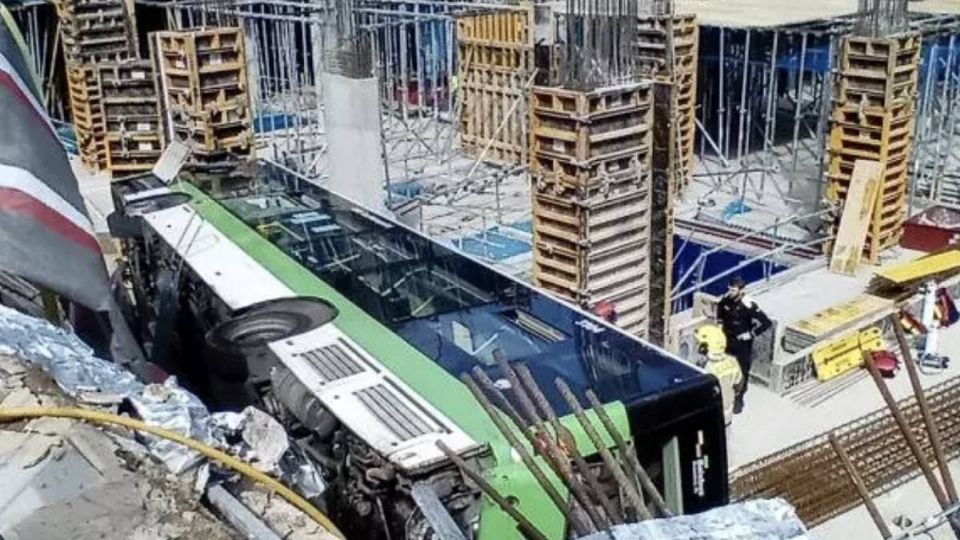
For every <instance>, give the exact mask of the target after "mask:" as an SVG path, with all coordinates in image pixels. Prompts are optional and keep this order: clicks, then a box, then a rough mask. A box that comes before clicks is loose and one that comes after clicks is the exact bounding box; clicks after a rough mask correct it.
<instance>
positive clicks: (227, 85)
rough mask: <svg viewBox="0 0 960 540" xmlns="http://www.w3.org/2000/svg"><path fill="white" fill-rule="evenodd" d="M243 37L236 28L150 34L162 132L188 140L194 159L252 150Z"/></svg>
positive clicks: (245, 152)
mask: <svg viewBox="0 0 960 540" xmlns="http://www.w3.org/2000/svg"><path fill="white" fill-rule="evenodd" d="M243 40H244V37H243V31H242V29H240V28H234V27H229V28H210V29H203V30H185V31H177V32H155V33H153V34H151V35H150V46H151V59H152V62H153V67H154V71H155V72H156V74H157V81H158V83H157V86H158V90H159V93H160V97H161V113H162V114H161V118H163V119H164V123H165V127H164V132H165V133H166V134H167V135H168V136H175V137H177V138H178V139H180V140H185V141H189V142H191V143H192V146H193V156H194V159H195V160H208V159H214V157H215V156H221V155H223V154H225V153H228V152H229V153H234V154H237V155H240V156H247V155H250V153H251V149H252V147H253V129H252V121H251V113H250V97H249V93H248V89H247V72H246V51H245V48H244V41H243Z"/></svg>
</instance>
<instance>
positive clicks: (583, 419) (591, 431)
mask: <svg viewBox="0 0 960 540" xmlns="http://www.w3.org/2000/svg"><path fill="white" fill-rule="evenodd" d="M554 383H555V384H556V385H557V389H558V390H560V394H561V395H563V399H564V400H565V401H566V402H567V405H569V406H570V410H572V411H573V414H574V415H575V416H576V417H577V421H579V422H580V425H581V426H583V430H584V431H585V432H586V434H587V437H589V438H590V442H592V443H593V445H594V446H595V447H596V448H597V451H598V452H600V458H601V459H603V462H604V463H605V464H606V466H607V468H609V469H610V472H612V473H613V476H614V478H616V479H617V483H619V484H620V487H621V488H622V489H623V490H624V492H626V494H627V498H628V499H630V503H631V504H632V505H634V507H636V509H637V513H638V514H639V515H640V518H641V519H652V518H653V515H652V514H651V513H650V510H648V509H647V505H646V504H645V503H644V502H643V496H642V495H641V494H640V492H639V491H638V490H637V488H636V487H634V485H633V483H632V482H630V479H629V478H627V474H626V473H625V472H623V468H622V467H621V466H620V464H619V463H618V462H617V461H616V460H615V459H613V455H612V454H610V450H608V449H607V447H606V445H605V444H604V443H603V438H602V437H600V433H598V432H597V430H596V428H595V427H594V426H593V423H592V422H590V419H589V418H587V415H586V413H584V411H583V407H581V406H580V402H579V401H577V397H576V396H574V395H573V392H572V391H571V390H570V387H569V386H567V383H565V382H564V381H563V379H561V378H559V377H557V379H556V380H555V381H554Z"/></svg>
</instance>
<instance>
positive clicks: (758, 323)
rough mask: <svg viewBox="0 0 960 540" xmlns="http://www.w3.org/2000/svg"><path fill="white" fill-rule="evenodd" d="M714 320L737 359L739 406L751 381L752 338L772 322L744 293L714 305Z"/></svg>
mask: <svg viewBox="0 0 960 540" xmlns="http://www.w3.org/2000/svg"><path fill="white" fill-rule="evenodd" d="M717 320H719V321H720V325H721V327H723V333H724V335H726V337H727V353H728V354H731V355H733V357H734V358H736V359H737V362H738V363H739V364H740V370H741V371H742V372H743V383H742V384H741V385H740V388H738V389H737V397H736V403H737V406H738V407H742V406H743V395H744V394H745V393H746V392H747V383H748V381H749V380H750V365H751V363H752V360H753V359H752V355H753V338H755V337H757V336H759V335H760V334H762V333H764V332H766V331H767V330H768V329H769V328H770V326H771V322H770V319H769V318H768V317H767V315H766V314H765V313H764V312H763V311H761V310H760V308H759V307H758V306H757V304H756V302H754V301H752V300H750V299H748V298H746V297H745V296H743V295H741V296H740V297H739V298H731V297H729V296H724V297H723V298H722V299H721V300H720V303H719V304H717ZM748 336H749V337H748Z"/></svg>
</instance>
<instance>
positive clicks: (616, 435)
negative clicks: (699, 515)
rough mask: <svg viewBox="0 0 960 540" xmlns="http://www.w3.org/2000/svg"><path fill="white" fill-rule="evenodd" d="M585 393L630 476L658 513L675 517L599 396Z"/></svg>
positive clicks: (591, 391)
mask: <svg viewBox="0 0 960 540" xmlns="http://www.w3.org/2000/svg"><path fill="white" fill-rule="evenodd" d="M585 393H586V396H587V401H589V402H590V407H591V408H593V412H595V413H596V414H597V418H599V419H600V423H601V424H603V427H604V429H606V430H607V433H609V434H610V437H611V438H613V442H614V443H616V445H617V449H618V450H619V451H620V456H621V457H620V459H621V461H623V462H624V463H626V466H627V469H629V472H630V474H631V475H632V476H633V477H634V478H637V479H639V480H640V485H641V486H643V489H644V491H646V492H647V495H649V496H650V499H651V500H652V501H653V504H654V506H656V507H657V511H659V512H660V515H661V516H663V517H673V512H671V511H670V508H669V507H667V501H666V500H664V498H663V495H661V494H660V490H658V489H657V486H656V485H654V483H653V480H651V479H650V475H648V474H647V471H646V469H644V468H643V465H641V464H640V459H639V458H638V457H637V452H636V451H635V450H631V449H630V447H629V446H628V445H627V442H626V441H625V440H624V438H623V435H622V434H621V433H620V430H619V429H617V426H616V425H615V424H614V423H613V420H611V419H610V415H608V414H607V411H606V409H604V408H603V404H602V403H600V400H599V399H597V395H596V394H594V393H593V390H589V389H588V390H587V391H586V392H585Z"/></svg>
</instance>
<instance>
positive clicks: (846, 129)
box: [827, 33, 921, 263]
mask: <svg viewBox="0 0 960 540" xmlns="http://www.w3.org/2000/svg"><path fill="white" fill-rule="evenodd" d="M920 45H921V43H920V36H919V34H915V33H907V34H901V35H896V36H889V37H877V38H868V37H860V36H847V37H845V38H844V39H843V41H842V46H841V49H840V57H839V62H840V63H839V65H840V70H839V74H838V77H837V84H836V101H835V106H834V109H833V114H832V117H831V128H830V140H829V142H828V148H827V151H828V154H829V164H828V169H827V199H828V200H830V201H833V202H836V203H838V205H839V206H840V207H842V206H843V203H844V202H845V201H846V195H847V191H848V190H849V187H850V182H851V176H852V174H853V166H854V163H855V162H856V160H858V159H863V160H870V161H876V162H878V163H880V164H881V166H882V167H883V171H884V172H883V176H882V181H881V187H880V189H879V194H878V197H879V198H878V200H877V204H876V205H875V206H874V211H873V215H872V217H871V220H870V228H869V231H868V233H867V239H866V242H865V244H864V256H865V258H866V259H867V260H868V261H870V262H872V263H876V262H878V260H879V257H880V253H881V252H882V251H883V250H885V249H887V248H889V247H892V246H895V245H897V243H898V242H899V240H900V236H901V235H902V232H903V223H904V221H906V218H907V186H908V182H909V162H910V153H911V151H912V149H913V132H914V129H913V128H914V117H915V96H916V90H917V74H918V71H919V69H918V62H919V57H920ZM838 220H839V216H837V217H836V218H835V219H834V221H832V222H831V227H832V230H833V231H834V232H835V231H836V228H837V225H838V223H837V221H838Z"/></svg>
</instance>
